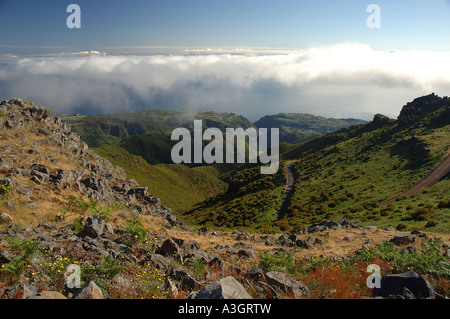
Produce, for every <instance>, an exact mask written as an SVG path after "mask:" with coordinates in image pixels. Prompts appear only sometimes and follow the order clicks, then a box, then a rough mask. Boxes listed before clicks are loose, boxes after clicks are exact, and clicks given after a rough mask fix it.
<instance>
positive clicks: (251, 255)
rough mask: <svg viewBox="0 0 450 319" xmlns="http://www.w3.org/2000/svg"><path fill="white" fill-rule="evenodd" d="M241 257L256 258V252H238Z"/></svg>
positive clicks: (245, 250) (250, 250) (248, 250)
mask: <svg viewBox="0 0 450 319" xmlns="http://www.w3.org/2000/svg"><path fill="white" fill-rule="evenodd" d="M238 256H239V257H244V258H255V251H254V250H253V249H241V250H239V251H238Z"/></svg>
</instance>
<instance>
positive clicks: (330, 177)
mask: <svg viewBox="0 0 450 319" xmlns="http://www.w3.org/2000/svg"><path fill="white" fill-rule="evenodd" d="M432 100H433V99H432ZM427 103H428V100H427V98H423V99H417V101H415V103H412V104H411V105H409V107H408V108H405V112H406V111H408V112H412V111H414V110H415V111H416V114H419V115H418V116H416V117H415V118H414V119H409V120H408V121H401V120H397V121H392V120H391V121H389V120H385V121H384V123H373V122H372V123H369V124H368V125H366V126H361V127H359V128H353V129H344V130H341V131H338V132H336V133H332V134H329V135H328V136H325V137H322V138H317V139H315V140H312V141H309V142H307V143H304V144H301V145H298V146H296V147H293V148H291V149H290V150H289V151H288V152H287V153H286V154H285V159H286V158H299V161H298V163H297V165H296V169H297V174H298V176H299V178H298V179H297V181H296V184H295V193H294V196H293V199H292V201H291V206H290V211H289V218H288V221H289V223H290V224H291V225H292V226H294V227H302V226H304V225H305V224H309V223H312V222H318V221H321V220H324V219H338V218H340V217H342V216H346V217H350V218H352V219H357V220H361V221H363V222H368V223H370V224H377V225H380V226H391V227H398V226H399V225H400V226H399V227H398V228H399V229H413V228H420V229H423V228H425V225H427V223H428V222H430V221H434V222H433V223H428V225H427V228H428V230H434V231H442V232H448V231H449V224H448V223H449V221H450V209H448V208H446V207H443V205H442V204H441V205H439V203H440V202H445V201H448V200H450V192H449V187H450V181H449V180H448V179H446V180H443V181H441V182H439V183H437V184H436V185H434V186H433V187H430V188H429V189H427V190H424V191H423V192H422V193H420V194H418V195H416V196H414V197H413V198H410V199H406V198H405V199H401V200H399V201H397V202H396V203H394V204H392V205H390V206H385V207H380V206H379V205H378V203H380V202H382V201H383V200H386V199H388V198H391V197H393V196H395V195H398V194H400V193H402V192H403V191H405V190H407V189H409V188H410V187H412V186H413V185H415V184H416V183H417V182H419V181H420V180H421V179H422V178H423V177H424V176H425V175H426V174H427V173H428V172H429V170H430V169H431V168H432V167H433V166H434V165H436V164H437V163H438V162H439V161H441V160H442V159H443V157H444V155H445V153H446V152H447V150H448V149H449V147H450V124H449V123H448V118H447V120H445V118H446V114H447V113H448V109H449V106H450V102H449V101H448V100H447V101H446V103H444V104H442V105H441V103H440V101H436V103H434V104H433V103H430V104H429V105H430V106H429V108H428V109H426V110H424V109H421V108H420V106H421V105H423V104H427ZM412 113H414V112H412ZM403 119H404V116H403ZM413 136H415V137H416V138H417V139H418V140H419V141H420V142H422V143H423V145H424V148H426V149H428V150H429V152H428V156H427V161H426V162H425V163H424V162H423V158H422V155H421V153H420V151H419V152H418V151H417V150H416V149H414V147H412V146H411V145H410V144H409V143H405V141H408V140H409V139H411V138H412V137H413ZM444 206H445V205H444ZM421 208H422V209H423V208H427V209H428V212H425V213H424V214H423V215H422V216H419V217H417V216H415V217H414V212H416V211H417V210H419V209H421ZM435 222H437V223H435ZM432 224H435V225H434V226H432V227H430V226H431V225H432ZM404 227H406V228H404Z"/></svg>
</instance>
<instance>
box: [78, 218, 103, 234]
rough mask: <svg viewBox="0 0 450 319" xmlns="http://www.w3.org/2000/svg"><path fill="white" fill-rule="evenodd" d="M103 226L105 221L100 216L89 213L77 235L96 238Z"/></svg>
mask: <svg viewBox="0 0 450 319" xmlns="http://www.w3.org/2000/svg"><path fill="white" fill-rule="evenodd" d="M104 227H105V222H104V221H103V218H102V217H101V216H96V215H91V216H89V217H88V218H87V220H86V223H85V224H84V229H83V230H82V231H81V233H80V234H79V236H81V237H85V236H88V237H91V238H97V237H100V236H101V235H102V234H103V229H104Z"/></svg>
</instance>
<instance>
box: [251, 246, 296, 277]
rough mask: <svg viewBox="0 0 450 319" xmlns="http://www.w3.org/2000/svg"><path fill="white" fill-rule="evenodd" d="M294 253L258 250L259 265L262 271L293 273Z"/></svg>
mask: <svg viewBox="0 0 450 319" xmlns="http://www.w3.org/2000/svg"><path fill="white" fill-rule="evenodd" d="M293 255H294V253H293V252H291V253H290V254H282V253H276V254H270V253H268V252H265V251H262V250H261V251H260V252H259V258H260V265H261V268H262V269H263V270H264V271H284V272H286V273H287V274H294V273H295V269H296V267H295V262H294V256H293Z"/></svg>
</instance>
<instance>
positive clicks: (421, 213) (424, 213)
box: [410, 207, 431, 221]
mask: <svg viewBox="0 0 450 319" xmlns="http://www.w3.org/2000/svg"><path fill="white" fill-rule="evenodd" d="M430 216H431V211H430V209H429V208H425V207H423V208H418V209H416V210H415V211H414V212H412V213H411V214H410V217H411V220H416V221H424V220H427V219H428V218H429V217H430Z"/></svg>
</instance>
